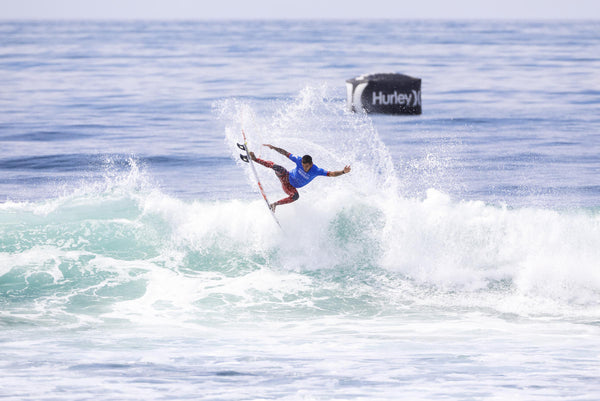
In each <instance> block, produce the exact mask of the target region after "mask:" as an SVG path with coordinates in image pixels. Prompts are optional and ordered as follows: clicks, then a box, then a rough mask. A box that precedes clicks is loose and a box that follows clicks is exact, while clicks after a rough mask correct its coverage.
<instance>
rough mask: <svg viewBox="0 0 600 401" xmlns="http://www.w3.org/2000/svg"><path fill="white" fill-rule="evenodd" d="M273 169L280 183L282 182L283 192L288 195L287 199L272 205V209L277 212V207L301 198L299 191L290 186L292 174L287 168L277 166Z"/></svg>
mask: <svg viewBox="0 0 600 401" xmlns="http://www.w3.org/2000/svg"><path fill="white" fill-rule="evenodd" d="M272 169H273V170H275V174H277V178H279V181H281V188H282V189H283V192H285V193H286V194H288V197H287V198H283V199H280V200H278V201H277V202H275V203H273V204H272V206H271V207H272V208H273V210H275V206H279V205H285V204H286V203H292V202H294V201H297V200H298V198H299V197H300V194H299V193H298V190H297V189H296V188H294V187H293V186H292V184H290V174H289V173H288V171H287V170H286V169H285V168H283V167H281V166H279V165H277V164H275V165H274V166H273V167H272Z"/></svg>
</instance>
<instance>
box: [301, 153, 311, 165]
mask: <svg viewBox="0 0 600 401" xmlns="http://www.w3.org/2000/svg"><path fill="white" fill-rule="evenodd" d="M302 163H305V164H312V157H310V156H309V155H304V156H302Z"/></svg>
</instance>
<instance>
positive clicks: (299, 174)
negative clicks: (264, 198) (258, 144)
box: [250, 144, 350, 212]
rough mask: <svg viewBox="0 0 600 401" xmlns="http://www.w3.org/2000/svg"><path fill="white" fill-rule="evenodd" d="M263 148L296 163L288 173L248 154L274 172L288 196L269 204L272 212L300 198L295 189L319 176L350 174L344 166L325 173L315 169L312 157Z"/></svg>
mask: <svg viewBox="0 0 600 401" xmlns="http://www.w3.org/2000/svg"><path fill="white" fill-rule="evenodd" d="M263 146H266V147H268V148H269V149H272V150H274V151H276V152H278V153H281V154H282V155H284V156H285V157H287V158H289V159H290V160H291V161H293V162H294V163H296V168H295V169H293V170H290V171H287V170H286V169H285V168H283V167H282V166H280V165H278V164H275V163H273V162H272V161H268V160H262V159H259V158H258V157H256V156H255V155H254V152H250V157H251V158H252V160H253V161H255V162H257V163H258V164H262V165H263V166H265V167H267V168H272V169H273V170H274V171H275V175H277V178H279V181H281V187H282V188H283V191H284V192H285V193H286V194H288V197H287V198H283V199H280V200H278V201H277V202H274V203H271V204H270V205H269V207H270V208H271V210H272V211H273V212H275V208H276V207H277V206H279V205H285V204H286V203H291V202H294V201H296V200H298V198H299V197H300V195H299V194H298V189H297V188H302V187H303V186H305V185H306V184H308V183H309V182H311V181H312V180H313V179H314V178H315V177H318V176H320V175H323V176H327V177H338V176H340V175H342V174H347V173H349V172H350V166H345V167H344V169H343V170H339V171H325V170H323V169H322V168H319V167H317V166H316V165H315V164H313V161H312V157H310V156H309V155H304V156H303V157H298V156H294V155H293V154H291V153H290V152H288V151H287V150H284V149H281V148H278V147H276V146H273V145H269V144H263Z"/></svg>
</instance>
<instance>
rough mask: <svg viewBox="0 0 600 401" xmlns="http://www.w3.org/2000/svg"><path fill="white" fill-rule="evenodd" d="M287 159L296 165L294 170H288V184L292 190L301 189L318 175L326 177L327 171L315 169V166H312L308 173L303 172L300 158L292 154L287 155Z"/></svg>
mask: <svg viewBox="0 0 600 401" xmlns="http://www.w3.org/2000/svg"><path fill="white" fill-rule="evenodd" d="M288 157H289V159H290V160H291V161H293V162H294V163H296V168H295V169H293V170H290V184H292V186H293V187H294V188H302V187H303V186H305V185H306V184H308V183H309V182H311V181H312V180H313V179H314V178H315V177H318V176H320V175H327V171H325V170H323V169H322V168H319V167H317V166H316V165H315V164H313V165H312V167H311V168H310V170H308V173H307V172H306V171H304V168H303V167H302V158H301V157H298V156H294V155H293V154H291V153H290V154H289V155H288Z"/></svg>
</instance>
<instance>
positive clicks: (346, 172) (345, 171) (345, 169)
mask: <svg viewBox="0 0 600 401" xmlns="http://www.w3.org/2000/svg"><path fill="white" fill-rule="evenodd" d="M350 170H352V169H351V168H350V166H346V167H344V174H348V173H349V172H350Z"/></svg>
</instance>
